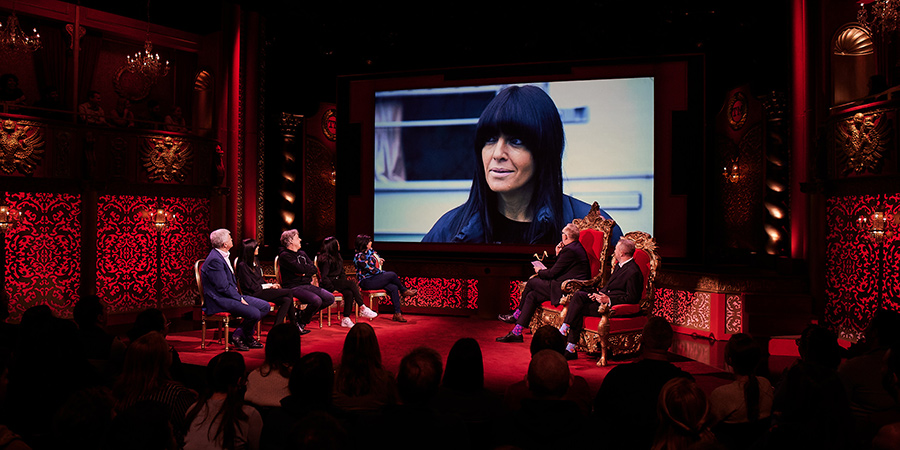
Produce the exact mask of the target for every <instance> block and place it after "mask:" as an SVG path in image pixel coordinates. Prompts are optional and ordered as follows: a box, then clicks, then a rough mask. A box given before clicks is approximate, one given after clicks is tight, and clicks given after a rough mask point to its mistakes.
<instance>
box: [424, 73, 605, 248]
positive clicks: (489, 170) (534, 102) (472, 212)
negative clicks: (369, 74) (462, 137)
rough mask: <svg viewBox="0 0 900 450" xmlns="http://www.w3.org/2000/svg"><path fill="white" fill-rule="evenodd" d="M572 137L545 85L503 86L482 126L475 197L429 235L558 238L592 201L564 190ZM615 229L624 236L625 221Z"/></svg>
mask: <svg viewBox="0 0 900 450" xmlns="http://www.w3.org/2000/svg"><path fill="white" fill-rule="evenodd" d="M565 139H566V138H565V130H564V129H563V123H562V120H561V119H560V116H559V110H558V109H557V108H556V104H554V103H553V99H551V98H550V96H549V95H547V93H546V92H544V90H543V89H541V88H540V87H537V86H509V87H507V88H504V89H503V90H501V91H500V92H498V93H497V96H496V97H494V99H493V100H491V102H490V103H489V104H488V105H487V107H485V108H484V111H483V112H482V113H481V117H479V119H478V125H477V126H476V130H475V139H474V146H473V150H474V151H473V154H472V155H473V157H474V160H475V165H474V167H475V171H474V175H473V178H472V187H471V189H470V191H469V198H468V200H466V202H465V203H463V204H462V205H461V206H458V207H456V208H454V209H452V210H450V211H449V212H447V213H445V214H444V215H443V216H441V218H440V219H438V221H437V222H436V223H435V224H434V226H432V228H431V230H430V231H429V232H428V233H427V234H426V235H425V237H424V238H423V239H422V242H469V243H514V244H552V243H554V242H556V237H555V236H554V234H555V232H556V230H559V229H560V228H562V227H563V226H564V225H565V224H567V223H569V222H571V221H572V220H574V219H580V218H582V217H584V216H586V215H587V213H588V212H589V211H590V209H591V207H590V205H588V204H587V203H585V202H582V201H580V200H577V199H575V198H573V197H570V196H568V195H565V194H563V179H562V155H563V147H564V146H565ZM600 214H601V215H602V216H603V217H605V218H607V219H608V218H610V217H609V214H607V213H606V212H605V211H603V210H600ZM612 235H613V236H612V237H613V239H616V240H618V238H619V237H620V236H622V230H621V229H620V228H619V226H618V225H616V226H615V227H614V228H613V233H612Z"/></svg>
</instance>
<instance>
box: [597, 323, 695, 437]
mask: <svg viewBox="0 0 900 450" xmlns="http://www.w3.org/2000/svg"><path fill="white" fill-rule="evenodd" d="M673 336H674V333H673V331H672V326H671V325H669V323H668V322H666V319H663V318H662V317H658V316H653V317H650V318H649V319H648V320H647V323H646V324H644V329H643V342H642V343H641V351H642V357H641V359H640V360H639V361H636V362H632V363H627V364H621V365H617V366H615V367H613V368H612V370H610V371H609V373H607V374H606V377H605V378H603V383H602V384H601V385H600V389H599V390H598V391H597V396H596V398H595V399H594V417H595V419H596V423H597V425H598V427H599V430H600V432H601V433H602V435H603V436H606V437H607V444H608V445H609V448H616V449H647V448H649V447H650V446H651V445H652V443H653V434H652V433H648V431H647V430H656V429H657V425H658V423H659V419H658V417H657V415H656V405H657V402H658V400H659V392H660V390H661V389H662V387H663V385H665V384H666V383H667V382H668V381H669V380H671V379H673V378H679V377H681V378H690V379H692V380H693V377H691V375H690V374H689V373H687V372H685V371H683V370H681V369H679V368H678V366H676V365H674V364H672V363H671V362H669V353H668V350H669V347H670V346H671V345H672V339H673Z"/></svg>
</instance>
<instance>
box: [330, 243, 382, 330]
mask: <svg viewBox="0 0 900 450" xmlns="http://www.w3.org/2000/svg"><path fill="white" fill-rule="evenodd" d="M316 265H317V266H318V268H319V287H321V288H323V289H327V290H330V291H337V292H340V293H341V295H343V296H344V299H345V300H344V311H343V312H342V314H343V316H344V318H343V320H341V326H342V327H346V328H350V327H352V326H353V320H352V319H350V313H351V311H352V310H353V303H354V302H355V303H356V304H357V305H359V315H360V316H363V317H365V318H366V319H370V320H371V319H374V318H376V317H378V313H376V312H375V311H372V310H371V309H369V308H368V307H366V305H365V304H363V299H362V294H361V293H360V292H359V285H358V284H356V282H355V281H353V280H349V279H347V275H346V274H345V273H344V259H343V258H341V244H340V243H339V242H338V240H337V238H335V237H334V236H329V237H327V238H325V240H324V241H323V242H322V247H321V248H320V249H319V254H318V255H316ZM351 299H352V300H353V301H352V302H351V301H349V300H351Z"/></svg>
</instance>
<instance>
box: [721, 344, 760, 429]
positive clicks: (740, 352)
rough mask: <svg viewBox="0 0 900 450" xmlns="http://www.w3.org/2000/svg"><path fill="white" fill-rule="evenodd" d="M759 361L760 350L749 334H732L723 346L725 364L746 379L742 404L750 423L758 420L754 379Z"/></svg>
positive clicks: (755, 379) (757, 402)
mask: <svg viewBox="0 0 900 450" xmlns="http://www.w3.org/2000/svg"><path fill="white" fill-rule="evenodd" d="M761 360H762V349H761V348H760V347H759V344H757V343H756V341H755V340H753V338H752V337H750V335H749V334H746V333H737V334H734V335H732V336H731V338H729V339H728V343H727V344H725V362H726V363H727V364H728V365H729V366H731V368H732V369H733V370H734V373H735V374H737V375H741V376H746V377H748V379H747V382H746V383H744V402H745V404H746V405H747V418H748V419H750V420H751V421H753V420H756V419H758V418H759V380H757V378H756V369H757V367H758V366H759V362H760V361H761Z"/></svg>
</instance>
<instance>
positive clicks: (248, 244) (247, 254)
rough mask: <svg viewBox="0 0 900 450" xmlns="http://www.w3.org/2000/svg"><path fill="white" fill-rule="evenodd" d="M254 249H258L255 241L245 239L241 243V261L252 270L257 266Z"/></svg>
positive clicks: (257, 243)
mask: <svg viewBox="0 0 900 450" xmlns="http://www.w3.org/2000/svg"><path fill="white" fill-rule="evenodd" d="M256 247H259V242H256V239H253V238H245V239H244V240H243V241H241V261H243V262H245V263H246V264H247V265H248V266H250V267H251V268H254V269H255V268H256V267H257V266H258V265H259V262H258V261H257V258H256Z"/></svg>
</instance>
